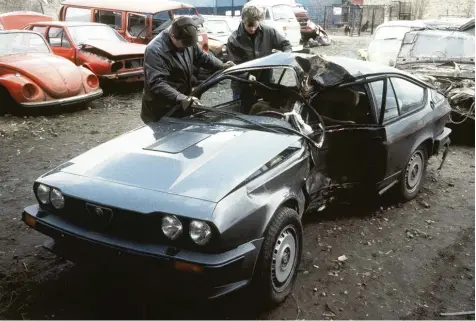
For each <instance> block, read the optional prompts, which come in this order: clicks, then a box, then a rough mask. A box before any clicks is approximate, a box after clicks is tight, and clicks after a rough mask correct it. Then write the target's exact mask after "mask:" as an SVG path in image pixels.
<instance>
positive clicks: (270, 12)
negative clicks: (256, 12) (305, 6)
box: [243, 0, 303, 51]
mask: <svg viewBox="0 0 476 321" xmlns="http://www.w3.org/2000/svg"><path fill="white" fill-rule="evenodd" d="M250 5H253V6H256V7H258V8H261V9H262V10H263V13H264V20H263V24H265V25H268V26H271V27H273V28H275V29H276V30H277V31H278V32H279V33H281V34H282V35H283V36H284V37H285V38H286V39H287V40H288V41H289V42H290V43H291V46H292V50H293V51H301V50H302V49H303V45H302V44H301V26H300V25H299V22H298V21H297V19H296V16H295V15H294V12H293V6H291V5H289V4H287V3H284V2H283V3H281V2H279V1H278V2H268V1H266V0H251V1H249V2H247V3H245V4H244V6H243V7H247V6H250Z"/></svg>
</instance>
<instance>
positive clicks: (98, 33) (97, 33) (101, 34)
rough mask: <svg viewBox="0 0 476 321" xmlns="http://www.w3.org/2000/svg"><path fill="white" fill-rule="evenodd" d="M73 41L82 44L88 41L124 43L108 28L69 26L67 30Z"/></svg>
mask: <svg viewBox="0 0 476 321" xmlns="http://www.w3.org/2000/svg"><path fill="white" fill-rule="evenodd" d="M68 30H69V33H70V35H71V37H72V38H73V41H74V42H75V43H76V44H77V45H80V44H83V43H86V42H88V41H95V40H96V41H97V40H103V41H110V42H125V41H126V40H125V39H124V38H122V36H121V35H120V34H119V33H117V32H116V31H115V30H114V29H112V28H111V27H109V26H87V25H86V26H71V27H69V28H68Z"/></svg>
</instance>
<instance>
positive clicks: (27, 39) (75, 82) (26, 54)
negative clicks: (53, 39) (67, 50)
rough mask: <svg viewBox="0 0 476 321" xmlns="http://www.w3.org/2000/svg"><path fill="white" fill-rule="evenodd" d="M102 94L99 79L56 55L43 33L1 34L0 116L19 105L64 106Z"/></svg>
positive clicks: (14, 32)
mask: <svg viewBox="0 0 476 321" xmlns="http://www.w3.org/2000/svg"><path fill="white" fill-rule="evenodd" d="M101 95H102V90H101V88H99V81H98V78H97V77H96V76H95V75H94V74H93V73H92V72H91V71H89V70H88V69H86V68H83V67H78V66H76V65H75V64H73V63H72V62H71V61H69V60H67V59H65V58H62V57H59V56H56V55H55V54H53V53H52V51H51V48H50V47H49V46H48V44H47V43H46V42H45V39H44V38H43V37H42V36H41V35H40V34H38V33H36V32H32V31H25V30H10V31H0V113H4V112H7V111H9V110H8V109H9V108H12V107H15V105H20V106H22V107H44V106H64V105H70V104H76V103H84V102H88V101H91V100H94V99H96V98H98V97H100V96H101Z"/></svg>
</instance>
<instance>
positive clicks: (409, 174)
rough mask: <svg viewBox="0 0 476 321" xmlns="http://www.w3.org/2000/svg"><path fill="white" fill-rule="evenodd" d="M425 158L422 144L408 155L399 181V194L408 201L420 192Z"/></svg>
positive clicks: (424, 169)
mask: <svg viewBox="0 0 476 321" xmlns="http://www.w3.org/2000/svg"><path fill="white" fill-rule="evenodd" d="M427 158H428V156H427V153H426V149H425V147H424V146H420V147H418V148H417V149H416V150H415V151H414V152H413V153H412V155H411V156H410V159H409V160H408V162H407V165H406V166H405V168H404V169H403V172H402V176H401V177H400V183H399V194H400V197H401V198H403V199H404V200H406V201H409V200H411V199H413V198H414V197H415V196H416V195H417V194H418V192H420V189H421V186H422V184H423V178H424V177H425V173H426V165H427Z"/></svg>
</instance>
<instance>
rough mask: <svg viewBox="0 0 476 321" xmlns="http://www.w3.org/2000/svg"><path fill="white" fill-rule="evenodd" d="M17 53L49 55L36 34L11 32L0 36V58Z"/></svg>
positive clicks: (41, 38) (44, 44)
mask: <svg viewBox="0 0 476 321" xmlns="http://www.w3.org/2000/svg"><path fill="white" fill-rule="evenodd" d="M19 53H50V49H49V48H48V45H47V44H46V42H45V40H44V39H43V37H41V36H40V35H38V34H36V33H28V32H12V33H2V34H0V56H6V55H13V54H19Z"/></svg>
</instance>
